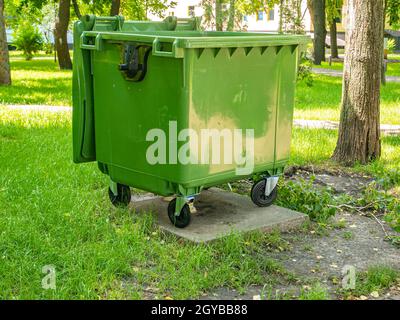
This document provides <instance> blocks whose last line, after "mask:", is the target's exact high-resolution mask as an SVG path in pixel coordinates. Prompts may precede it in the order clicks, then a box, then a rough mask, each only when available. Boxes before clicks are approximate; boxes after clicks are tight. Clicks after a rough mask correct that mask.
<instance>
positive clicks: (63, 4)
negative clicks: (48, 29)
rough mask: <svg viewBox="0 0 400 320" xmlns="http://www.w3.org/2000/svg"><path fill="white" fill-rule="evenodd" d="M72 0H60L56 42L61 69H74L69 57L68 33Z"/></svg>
mask: <svg viewBox="0 0 400 320" xmlns="http://www.w3.org/2000/svg"><path fill="white" fill-rule="evenodd" d="M70 5H71V1H70V0H60V2H59V7H58V15H57V18H56V25H55V30H54V41H55V47H56V51H57V56H58V65H59V66H60V69H72V61H71V57H70V55H69V48H68V41H67V32H68V25H69V17H70Z"/></svg>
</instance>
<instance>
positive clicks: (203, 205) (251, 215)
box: [131, 188, 308, 243]
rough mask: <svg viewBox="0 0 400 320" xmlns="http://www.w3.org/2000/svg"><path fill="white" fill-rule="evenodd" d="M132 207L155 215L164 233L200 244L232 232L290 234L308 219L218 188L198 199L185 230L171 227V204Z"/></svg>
mask: <svg viewBox="0 0 400 320" xmlns="http://www.w3.org/2000/svg"><path fill="white" fill-rule="evenodd" d="M168 200H170V199H168ZM131 205H132V207H133V208H134V209H135V210H136V212H150V211H151V212H155V213H156V214H157V217H158V223H159V225H160V227H161V228H162V229H164V230H166V231H168V232H170V233H173V234H175V235H177V236H179V237H182V238H185V239H188V240H190V241H193V242H197V243H200V242H207V241H211V240H215V239H218V238H221V237H223V236H226V235H228V234H230V233H231V232H246V231H252V230H262V231H264V232H271V231H272V230H276V229H278V230H280V231H288V230H291V229H295V228H296V227H299V226H300V225H301V224H302V223H303V222H304V221H306V220H307V219H308V216H307V215H305V214H303V213H299V212H296V211H293V210H289V209H286V208H282V207H278V206H275V205H272V206H270V207H267V208H259V207H257V206H256V205H254V204H253V202H252V201H251V200H250V197H248V196H243V195H239V194H236V193H233V192H227V191H224V190H221V189H218V188H211V189H209V190H205V191H203V192H202V193H201V194H200V195H199V196H198V197H196V200H195V207H196V209H197V213H195V214H192V220H191V223H190V225H189V226H187V227H186V228H184V229H179V228H176V227H174V226H173V225H172V224H171V222H170V221H169V218H168V215H167V207H168V201H166V199H163V198H162V197H155V196H151V194H150V195H149V194H147V195H144V196H139V197H137V196H133V197H132V202H131Z"/></svg>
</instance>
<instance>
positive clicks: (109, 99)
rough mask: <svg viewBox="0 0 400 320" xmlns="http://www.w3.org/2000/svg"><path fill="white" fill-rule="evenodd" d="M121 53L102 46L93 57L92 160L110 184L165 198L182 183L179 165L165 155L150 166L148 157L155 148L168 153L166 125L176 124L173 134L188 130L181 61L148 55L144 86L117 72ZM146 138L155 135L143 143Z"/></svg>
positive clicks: (113, 47)
mask: <svg viewBox="0 0 400 320" xmlns="http://www.w3.org/2000/svg"><path fill="white" fill-rule="evenodd" d="M122 50H123V48H122V47H121V45H119V44H114V43H104V49H103V50H102V51H95V52H94V53H93V54H94V55H93V73H94V93H95V103H96V112H95V119H96V157H97V160H98V161H99V162H102V163H104V164H106V165H107V166H108V171H109V174H110V177H111V178H112V179H113V180H114V181H116V182H120V183H125V184H128V185H131V186H135V187H138V188H141V189H145V190H149V191H152V192H156V193H159V194H167V193H170V192H171V188H172V187H171V185H170V183H172V182H175V181H179V180H180V179H181V177H180V170H179V167H180V165H178V164H169V161H170V157H169V156H170V154H168V152H167V154H166V158H164V160H162V159H163V157H162V156H161V157H160V158H158V159H159V160H160V159H161V160H160V161H159V162H161V163H152V160H150V161H149V159H148V158H147V153H148V148H149V146H151V145H152V144H154V143H157V142H160V146H161V149H164V150H167V151H168V150H170V149H172V147H171V148H169V145H170V140H169V131H170V127H169V126H170V122H171V121H173V122H176V123H177V128H176V131H179V130H181V129H182V128H185V127H187V122H185V119H187V110H186V109H185V107H184V105H183V104H184V99H185V95H184V94H183V67H182V59H173V58H165V57H156V56H152V55H150V56H149V59H148V70H147V74H146V76H145V78H144V80H143V81H140V82H133V81H129V80H127V79H126V78H125V77H124V74H123V72H121V71H120V70H119V69H118V64H120V63H122ZM182 99H183V100H182ZM152 130H156V131H152ZM149 132H156V135H155V136H153V139H152V140H151V141H146V137H147V135H148V134H149ZM164 138H165V139H164ZM171 141H172V143H171V144H173V141H174V138H173V137H172V139H171ZM161 149H160V150H159V152H162V151H161ZM151 154H152V155H156V156H158V155H159V153H157V152H155V153H151ZM164 161H165V163H164Z"/></svg>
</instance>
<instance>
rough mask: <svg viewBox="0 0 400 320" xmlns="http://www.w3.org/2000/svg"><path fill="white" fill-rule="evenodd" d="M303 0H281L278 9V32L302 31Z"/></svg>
mask: <svg viewBox="0 0 400 320" xmlns="http://www.w3.org/2000/svg"><path fill="white" fill-rule="evenodd" d="M302 4H303V0H281V1H280V5H279V11H280V23H279V25H280V27H279V31H280V32H286V33H304V25H303V18H304V14H305V12H302V10H301V9H302Z"/></svg>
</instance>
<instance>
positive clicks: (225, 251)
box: [0, 107, 400, 299]
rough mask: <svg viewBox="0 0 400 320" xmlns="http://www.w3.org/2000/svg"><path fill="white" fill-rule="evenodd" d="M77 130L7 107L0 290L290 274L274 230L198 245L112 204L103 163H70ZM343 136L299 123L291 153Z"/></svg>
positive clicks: (105, 293)
mask: <svg viewBox="0 0 400 320" xmlns="http://www.w3.org/2000/svg"><path fill="white" fill-rule="evenodd" d="M71 139H72V137H71V117H70V113H68V112H66V113H37V112H22V111H16V110H14V111H10V110H8V109H7V108H4V107H0V153H1V155H2V161H1V162H0V170H1V171H2V172H3V174H2V175H1V176H0V185H1V189H0V230H1V232H0V252H1V257H0V259H1V263H0V274H1V276H2V280H1V281H0V298H28V299H30V298H70V297H75V298H94V299H97V298H144V297H146V296H147V295H148V294H149V293H150V292H152V293H153V294H154V296H156V297H158V298H167V297H172V298H193V297H198V296H199V295H201V294H202V293H203V292H204V291H209V290H211V289H212V288H214V287H218V286H228V287H233V288H236V289H239V290H240V289H242V288H244V287H246V286H247V285H249V284H260V285H263V284H265V283H274V281H277V279H280V278H282V276H284V275H285V271H284V270H283V269H282V267H281V266H280V265H279V264H278V263H276V261H274V260H271V259H270V258H269V257H268V255H267V254H265V253H266V251H265V250H266V248H267V247H268V243H271V239H270V238H268V237H269V236H268V235H261V234H258V233H255V234H249V235H246V236H238V235H232V236H231V237H228V238H226V239H224V240H221V241H217V242H215V243H213V244H202V245H193V244H190V243H187V242H185V241H182V240H179V239H177V238H175V237H173V236H170V235H167V234H164V233H163V232H162V231H161V230H160V229H159V228H157V226H156V225H155V224H154V218H153V216H152V214H146V215H143V214H142V215H136V214H135V213H133V212H131V211H129V210H127V209H115V208H113V207H112V206H111V205H110V203H109V200H108V197H107V194H106V190H107V178H106V176H104V175H102V174H101V173H100V172H99V170H98V169H97V166H96V164H94V163H89V164H86V165H75V164H73V163H72V160H71V152H72V150H71V147H72V144H71ZM335 140H336V135H335V132H334V131H329V130H304V129H295V130H294V133H293V144H292V152H293V156H292V160H291V163H292V164H307V163H314V164H318V163H323V162H325V161H326V160H327V159H328V158H329V156H330V154H331V153H332V150H333V147H334V144H335ZM399 146H400V137H385V138H384V139H383V157H382V160H380V161H377V162H376V163H374V164H371V165H370V166H368V167H366V170H367V171H371V172H379V170H383V171H382V172H383V173H384V172H386V171H387V170H388V169H389V168H391V167H395V166H398V165H399V161H400V160H399V159H400V151H399V150H400V148H399ZM45 265H54V266H55V268H56V272H57V283H56V285H57V290H56V291H52V290H49V291H46V290H43V289H42V288H41V279H42V277H43V276H44V275H43V274H42V272H41V268H42V267H43V266H45ZM277 275H279V276H277ZM289 278H290V277H289Z"/></svg>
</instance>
